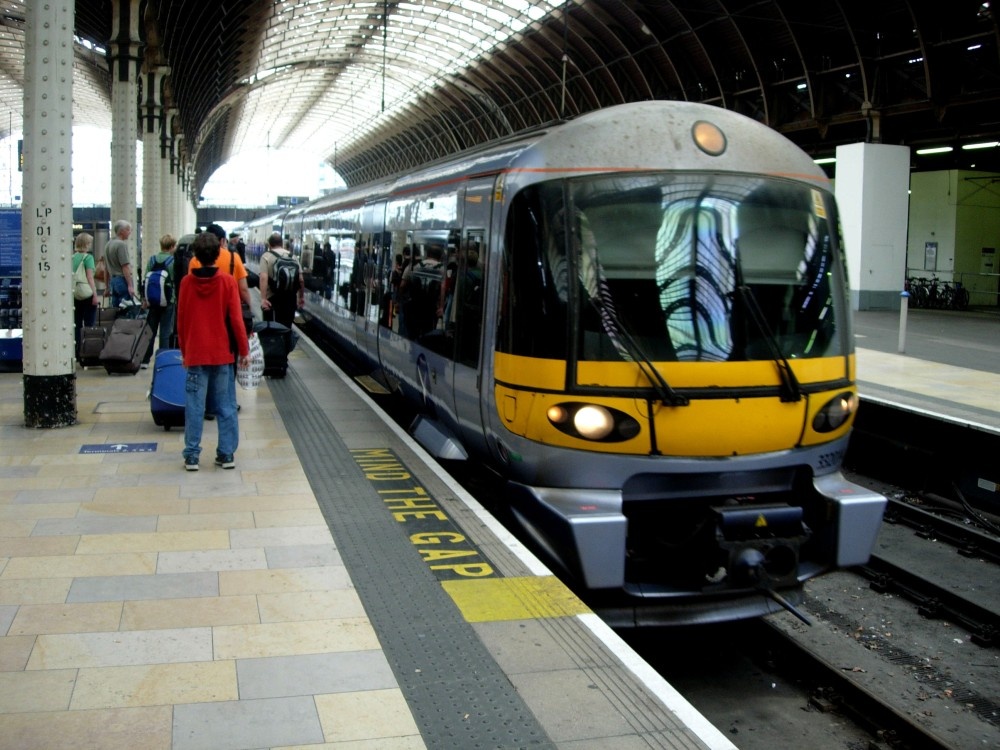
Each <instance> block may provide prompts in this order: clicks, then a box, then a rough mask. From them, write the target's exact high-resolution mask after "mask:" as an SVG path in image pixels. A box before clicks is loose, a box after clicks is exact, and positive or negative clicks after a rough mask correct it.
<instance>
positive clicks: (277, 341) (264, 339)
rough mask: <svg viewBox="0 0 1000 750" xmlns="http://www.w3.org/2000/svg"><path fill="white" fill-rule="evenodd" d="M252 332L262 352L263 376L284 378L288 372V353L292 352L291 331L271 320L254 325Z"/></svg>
mask: <svg viewBox="0 0 1000 750" xmlns="http://www.w3.org/2000/svg"><path fill="white" fill-rule="evenodd" d="M253 330H254V333H256V334H257V338H259V339H260V347H261V349H263V350H264V375H265V376H267V377H272V378H283V377H285V373H286V372H287V371H288V352H290V351H291V350H292V329H291V328H289V327H288V326H283V325H281V323H275V322H274V321H273V320H264V321H260V322H258V323H254V326H253Z"/></svg>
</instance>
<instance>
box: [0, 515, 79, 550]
mask: <svg viewBox="0 0 1000 750" xmlns="http://www.w3.org/2000/svg"><path fill="white" fill-rule="evenodd" d="M42 523H44V522H42ZM79 542H80V538H79V536H32V537H16V538H14V539H0V549H2V550H3V551H4V554H5V555H6V556H8V557H45V556H58V555H72V554H73V553H74V552H76V546H77V544H79Z"/></svg>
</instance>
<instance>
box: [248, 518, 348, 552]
mask: <svg viewBox="0 0 1000 750" xmlns="http://www.w3.org/2000/svg"><path fill="white" fill-rule="evenodd" d="M303 544H333V538H332V537H331V536H330V529H329V528H327V526H326V525H325V524H324V525H321V526H278V527H270V528H263V529H234V530H233V531H232V533H231V534H230V546H232V548H233V549H239V548H240V547H280V546H289V545H295V546H298V545H303Z"/></svg>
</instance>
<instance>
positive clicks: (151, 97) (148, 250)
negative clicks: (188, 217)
mask: <svg viewBox="0 0 1000 750" xmlns="http://www.w3.org/2000/svg"><path fill="white" fill-rule="evenodd" d="M169 74H170V68H168V67H166V66H163V65H157V66H155V67H153V68H152V69H151V70H145V71H144V74H143V80H144V81H145V84H144V86H143V94H144V96H145V101H144V102H143V113H142V115H143V116H142V125H143V127H142V235H143V238H144V241H145V253H144V255H145V257H146V258H147V259H148V258H152V257H153V254H154V253H157V252H159V249H160V237H161V236H163V234H164V233H165V232H166V231H168V230H167V228H166V225H165V224H164V222H163V213H164V211H163V187H162V185H161V179H160V171H161V170H162V168H163V160H162V159H161V158H160V131H161V130H162V128H163V126H164V123H163V120H164V117H163V85H164V80H165V79H166V77H167V75H169ZM143 268H145V264H143ZM139 270H140V271H141V270H142V269H139Z"/></svg>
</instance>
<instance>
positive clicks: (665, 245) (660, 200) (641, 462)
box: [493, 123, 885, 622]
mask: <svg viewBox="0 0 1000 750" xmlns="http://www.w3.org/2000/svg"><path fill="white" fill-rule="evenodd" d="M712 127H714V126H712ZM694 128H697V123H695V125H694ZM692 137H693V138H695V137H697V133H695V132H694V130H692ZM776 137H777V136H776ZM785 143H787V142H785ZM819 183H820V181H818V180H810V179H802V177H801V176H786V175H776V174H763V173H759V172H756V171H755V170H748V169H746V170H735V169H728V168H727V169H719V168H717V169H715V170H694V169H692V170H683V169H681V170H656V171H642V170H635V171H617V172H613V173H604V174H601V173H591V174H585V175H582V176H576V175H573V174H565V175H560V176H558V177H554V178H552V179H541V180H538V181H536V182H534V183H533V184H531V185H526V186H524V187H523V189H519V190H518V191H517V192H516V193H515V194H514V195H513V197H512V198H511V201H510V206H509V210H508V212H507V214H506V219H505V229H504V244H505V249H504V253H503V261H502V268H501V272H500V278H501V282H500V289H499V301H498V307H497V311H496V314H497V320H498V327H497V336H498V338H497V341H496V347H495V350H496V354H495V357H494V362H493V366H494V373H493V374H494V381H495V389H494V394H493V395H494V397H495V409H496V426H495V429H494V431H493V438H494V443H493V446H494V450H495V451H496V452H497V454H498V456H499V460H500V461H502V462H504V463H505V465H506V468H507V471H508V474H509V476H512V477H513V478H514V479H513V481H512V482H511V487H512V489H513V492H512V493H511V494H512V496H513V508H514V511H515V513H516V514H517V516H518V517H519V520H520V521H521V522H522V523H523V525H524V526H525V527H526V528H527V529H529V530H530V531H531V532H532V534H533V535H534V536H535V538H536V539H537V540H538V542H539V543H540V544H541V545H542V546H543V547H545V548H546V549H547V551H548V552H549V553H551V555H552V556H553V557H554V558H555V559H556V560H558V561H560V562H561V563H562V564H563V565H564V566H565V567H566V568H567V569H568V570H569V571H570V572H571V573H572V574H574V575H575V576H576V577H577V578H578V579H579V580H580V581H582V582H583V584H584V585H585V586H586V587H587V588H588V589H592V590H600V589H605V590H613V591H619V592H621V591H623V592H625V593H626V594H627V596H628V597H633V598H634V597H639V598H641V599H643V600H644V601H645V602H646V603H647V605H648V604H649V603H651V602H653V603H656V604H661V605H662V604H667V605H669V606H668V607H666V608H665V610H666V611H669V612H673V613H674V614H673V615H670V616H668V619H670V618H671V617H672V618H674V619H675V620H676V621H679V622H680V621H687V622H691V621H710V620H715V619H732V618H738V617H746V616H755V615H758V614H761V613H764V612H768V611H773V610H774V609H776V608H777V604H776V602H777V603H784V604H785V605H787V604H788V603H789V602H794V601H796V600H797V598H798V597H800V594H801V583H802V582H803V581H804V580H806V579H807V578H809V577H811V576H813V575H816V574H818V573H820V572H822V571H824V570H828V569H831V568H833V567H839V566H849V565H855V564H860V563H863V562H865V561H866V560H867V559H868V556H869V553H870V551H871V548H872V546H873V544H874V541H875V537H876V534H877V531H878V527H879V524H880V522H881V516H882V511H883V508H884V505H885V500H884V498H883V497H882V496H880V495H877V494H875V493H872V492H870V491H868V490H866V489H864V488H861V487H859V486H857V485H854V484H852V483H850V482H848V481H846V480H845V479H844V478H843V476H842V474H841V473H840V465H841V460H842V457H843V455H844V453H845V451H846V448H847V441H848V435H849V431H850V429H851V425H852V422H853V419H854V415H855V411H856V409H857V405H858V398H857V392H856V388H855V382H854V381H855V378H854V367H855V360H854V345H853V334H852V331H851V325H850V316H851V312H850V307H849V297H848V289H847V273H846V269H845V266H844V258H843V254H842V252H841V248H840V246H839V241H840V232H839V230H838V225H837V221H838V219H837V212H836V205H835V203H834V200H833V196H832V194H831V193H830V192H829V191H828V190H827V189H826V188H825V186H823V187H821V186H820V185H819ZM654 600H655V602H654ZM647 611H652V610H648V609H647ZM640 617H641V615H640Z"/></svg>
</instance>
